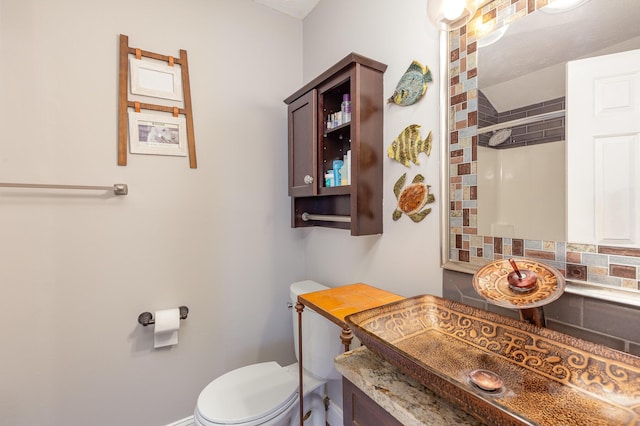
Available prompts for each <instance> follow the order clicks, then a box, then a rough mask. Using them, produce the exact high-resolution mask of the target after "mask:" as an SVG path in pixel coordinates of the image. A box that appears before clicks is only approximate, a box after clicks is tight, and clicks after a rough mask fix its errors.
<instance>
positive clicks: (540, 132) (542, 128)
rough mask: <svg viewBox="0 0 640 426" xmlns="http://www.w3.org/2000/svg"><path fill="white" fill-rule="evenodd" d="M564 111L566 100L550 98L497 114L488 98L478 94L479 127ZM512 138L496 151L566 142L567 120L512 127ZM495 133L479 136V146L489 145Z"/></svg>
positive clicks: (561, 118) (545, 121)
mask: <svg viewBox="0 0 640 426" xmlns="http://www.w3.org/2000/svg"><path fill="white" fill-rule="evenodd" d="M563 109H565V100H564V97H562V98H558V99H551V100H548V101H545V102H540V103H537V104H533V105H527V106H525V107H521V108H517V109H513V110H509V111H503V112H497V111H496V110H495V108H493V105H491V102H490V101H489V99H487V97H486V96H484V95H483V93H482V92H481V91H478V127H486V126H490V125H493V124H498V123H506V122H508V121H511V120H517V119H520V118H526V117H533V116H536V115H539V114H543V113H547V112H553V111H559V110H563ZM510 129H511V136H510V137H509V139H507V140H506V141H504V142H503V143H501V144H500V145H497V146H494V147H492V148H494V149H506V148H517V147H521V146H527V145H535V144H540V143H547V142H557V141H562V140H564V135H565V118H564V117H558V118H553V119H548V120H540V121H536V122H534V123H529V124H521V125H519V126H511V127H510ZM492 134H493V132H487V133H482V134H480V137H479V138H478V145H480V146H487V145H488V143H489V138H490V137H491V135H492Z"/></svg>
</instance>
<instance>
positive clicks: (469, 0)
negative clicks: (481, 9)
mask: <svg viewBox="0 0 640 426" xmlns="http://www.w3.org/2000/svg"><path fill="white" fill-rule="evenodd" d="M478 1H479V0H427V16H428V17H429V19H430V20H431V22H433V24H434V25H435V26H436V27H438V29H440V30H443V31H451V30H455V29H458V28H460V27H462V26H463V25H465V24H466V23H467V22H469V20H470V19H471V18H473V15H475V13H476V10H477V9H478Z"/></svg>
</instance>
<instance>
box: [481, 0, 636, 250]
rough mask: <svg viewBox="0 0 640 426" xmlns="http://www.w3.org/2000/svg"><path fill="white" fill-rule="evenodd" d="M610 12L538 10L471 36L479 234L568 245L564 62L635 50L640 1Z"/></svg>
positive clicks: (600, 4) (601, 1) (602, 7)
mask: <svg viewBox="0 0 640 426" xmlns="http://www.w3.org/2000/svg"><path fill="white" fill-rule="evenodd" d="M552 5H553V3H552ZM615 6H616V7H615V8H614V7H612V3H611V2H610V1H606V0H590V1H587V2H586V3H585V4H583V5H582V6H580V7H578V8H574V9H571V10H569V11H566V12H564V13H545V9H544V8H543V9H541V10H540V11H538V12H536V13H532V14H530V15H529V16H527V17H526V18H524V19H518V20H515V21H513V22H512V23H510V24H506V25H504V26H502V27H501V28H499V29H497V30H496V31H493V32H491V33H489V34H487V35H486V36H483V37H480V38H479V39H478V60H477V61H478V153H477V155H478V211H479V213H478V233H479V234H480V235H491V236H494V237H509V238H511V237H517V238H524V239H542V240H550V241H566V240H567V237H566V235H567V233H566V229H565V218H566V208H565V206H566V194H565V192H566V181H565V174H566V172H565V171H566V168H565V163H566V158H565V124H566V119H565V109H566V79H567V77H566V65H567V62H568V61H572V60H576V59H581V58H588V57H593V56H600V55H604V54H610V53H614V52H621V51H627V50H631V49H638V48H640V26H638V25H637V22H638V20H639V19H640V16H634V15H640V11H639V9H640V8H638V5H637V0H626V1H624V0H623V1H620V2H616V4H615ZM625 6H626V7H625ZM567 219H568V220H571V218H567Z"/></svg>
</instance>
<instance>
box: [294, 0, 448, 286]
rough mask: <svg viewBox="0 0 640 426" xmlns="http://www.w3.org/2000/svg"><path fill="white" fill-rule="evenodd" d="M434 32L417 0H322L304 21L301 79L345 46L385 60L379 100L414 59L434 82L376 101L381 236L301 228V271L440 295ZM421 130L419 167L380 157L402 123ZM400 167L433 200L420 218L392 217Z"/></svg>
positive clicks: (345, 50)
mask: <svg viewBox="0 0 640 426" xmlns="http://www.w3.org/2000/svg"><path fill="white" fill-rule="evenodd" d="M438 37H439V34H438V31H437V30H436V28H435V27H434V26H433V25H431V24H430V23H429V21H428V20H427V16H426V2H425V1H424V0H403V1H400V2H398V1H393V2H390V1H388V0H349V1H344V0H322V1H321V2H320V3H319V4H318V6H317V7H316V8H315V9H314V10H313V11H312V12H311V13H310V14H309V15H308V16H307V18H306V19H305V20H304V80H305V82H306V81H309V80H311V79H313V78H314V77H316V76H317V75H318V74H320V73H321V72H323V71H324V70H325V69H326V68H328V67H329V66H331V65H333V64H334V63H335V62H337V61H338V60H340V59H342V58H343V57H344V56H346V55H347V54H349V53H350V52H352V51H353V52H357V53H360V54H362V55H364V56H368V57H370V58H372V59H375V60H377V61H380V62H382V63H385V64H387V65H388V68H387V71H386V72H385V75H384V93H385V98H387V97H389V96H391V94H392V93H393V91H394V89H395V87H396V84H397V83H398V80H399V79H400V77H401V76H402V74H404V72H405V71H406V69H407V67H408V66H409V65H410V64H411V62H412V61H413V60H414V59H415V60H418V61H420V62H421V63H422V64H424V65H427V66H429V68H430V69H431V72H432V73H433V79H434V82H433V83H432V84H430V85H429V88H428V89H427V93H426V94H425V95H424V97H423V98H422V99H421V100H420V101H419V102H418V103H416V104H414V105H412V106H407V107H400V106H397V105H392V104H389V105H385V106H384V150H385V152H384V156H385V157H384V159H383V164H384V188H382V189H383V191H384V208H383V215H384V223H383V226H384V231H383V234H382V235H378V236H366V237H352V236H350V235H349V233H348V232H345V231H340V230H333V229H324V228H318V229H311V230H305V231H300V232H301V233H302V232H304V233H305V234H306V235H305V238H304V241H305V252H306V254H307V264H308V277H309V278H311V279H314V280H316V281H320V282H325V283H328V284H329V285H342V284H347V283H353V282H365V283H368V284H371V285H375V286H378V287H381V288H384V289H387V290H390V291H394V292H396V293H399V294H401V295H404V296H414V295H417V294H424V293H430V294H436V295H440V294H441V293H442V273H441V270H440V254H439V253H440V252H439V247H440V242H439V230H438V229H439V227H438V226H439V220H440V218H439V212H438V208H439V207H438V206H439V203H441V202H443V200H442V199H441V196H440V193H439V190H438V185H439V160H438V158H439V151H440V147H439V146H438V142H437V141H438V138H439V129H438V117H439V108H438V96H439V92H438V84H437V82H438V80H439V78H440V76H439V72H438V70H439V51H438V49H439V38H438ZM413 123H415V124H420V125H421V126H422V129H421V131H422V134H423V136H426V135H427V134H428V132H429V131H430V130H431V131H433V149H432V151H431V156H430V157H426V156H425V154H421V155H420V165H419V166H416V165H414V164H413V163H411V168H409V169H407V168H406V167H405V166H403V165H402V164H400V163H398V162H395V161H394V160H391V159H390V158H387V157H386V149H387V148H388V146H389V145H390V144H391V142H393V140H394V138H396V137H397V136H398V134H400V132H401V131H402V130H403V129H404V128H405V127H406V126H408V125H410V124H413ZM405 172H408V174H407V179H408V180H409V181H410V180H411V179H413V176H415V174H417V173H421V174H422V175H423V176H424V177H425V178H426V183H427V184H430V185H432V187H431V190H432V191H433V193H434V194H435V197H436V202H435V203H433V204H432V205H431V207H432V212H431V214H430V215H428V216H427V217H426V218H425V219H424V220H423V221H422V222H420V223H414V222H413V221H411V219H409V218H408V217H407V216H404V215H403V217H402V218H401V219H400V220H398V221H397V222H394V221H393V220H392V218H391V215H392V213H393V211H394V210H395V209H396V206H397V204H396V198H395V196H394V194H393V185H394V184H395V182H396V180H397V179H398V178H399V177H400V176H401V175H402V174H403V173H405Z"/></svg>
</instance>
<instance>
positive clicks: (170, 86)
mask: <svg viewBox="0 0 640 426" xmlns="http://www.w3.org/2000/svg"><path fill="white" fill-rule="evenodd" d="M129 70H130V74H131V93H132V94H134V95H143V96H152V97H154V98H162V99H171V100H174V101H182V73H181V71H180V66H178V65H174V66H172V67H170V66H169V65H166V64H164V63H161V62H152V61H144V60H142V59H136V58H129Z"/></svg>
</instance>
